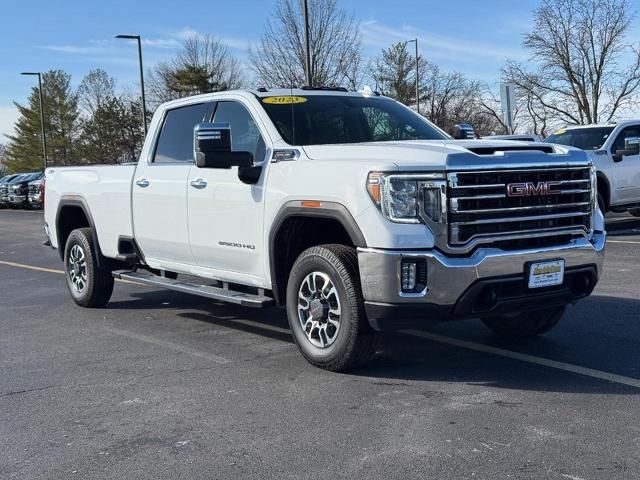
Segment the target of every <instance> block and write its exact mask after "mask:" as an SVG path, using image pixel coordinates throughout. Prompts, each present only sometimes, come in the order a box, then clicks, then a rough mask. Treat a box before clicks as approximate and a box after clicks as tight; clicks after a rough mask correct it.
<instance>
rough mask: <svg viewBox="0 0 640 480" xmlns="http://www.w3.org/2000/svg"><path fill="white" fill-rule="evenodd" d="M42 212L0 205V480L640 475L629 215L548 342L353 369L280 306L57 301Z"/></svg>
mask: <svg viewBox="0 0 640 480" xmlns="http://www.w3.org/2000/svg"><path fill="white" fill-rule="evenodd" d="M41 223H42V216H41V214H40V213H39V212H22V211H6V210H4V211H0V452H1V454H0V478H2V479H14V478H15V479H26V478H29V479H32V478H47V479H58V478H118V479H133V478H153V479H164V478H167V479H174V478H185V479H187V478H188V479H199V478H202V479H217V478H220V479H224V478H260V479H266V478H278V479H281V478H284V479H286V478H289V479H299V478H366V479H373V478H386V479H388V478H399V479H409V478H434V479H435V478H438V479H440V478H442V479H453V478H456V479H457V478H465V479H467V478H479V479H502V478H516V479H525V478H527V479H528V478H531V479H547V478H549V479H570V480H581V479H583V480H587V479H631V478H639V477H640V418H639V415H638V412H639V411H640V354H639V352H640V222H638V221H637V220H634V219H631V218H628V217H625V216H620V217H618V218H614V219H613V220H612V223H611V228H612V229H615V231H612V232H611V235H610V237H609V240H610V242H609V245H608V252H607V259H606V264H605V272H604V275H603V278H602V279H601V282H600V284H599V286H598V287H597V289H596V291H595V293H594V295H593V296H592V297H591V298H589V299H586V300H584V301H583V302H581V303H580V304H578V305H577V306H575V307H571V308H570V309H569V312H568V315H567V316H566V317H565V319H564V320H563V322H562V323H561V324H560V325H559V326H558V327H557V328H556V329H555V330H553V331H552V332H550V333H549V334H547V335H545V336H544V337H541V338H538V339H535V340H529V341H522V342H517V343H514V342H507V341H504V340H500V339H498V338H496V337H494V336H493V335H492V334H491V333H490V332H489V331H488V330H486V329H485V328H484V327H483V326H482V325H481V324H480V322H477V321H464V322H459V323H450V324H438V325H431V326H428V327H427V328H426V329H425V330H424V331H423V332H418V333H411V334H408V333H402V334H400V333H399V334H394V335H390V336H389V337H388V338H386V339H385V342H384V343H383V344H382V346H381V350H380V352H379V353H378V355H377V357H376V358H375V360H374V361H373V362H372V363H371V364H370V365H369V366H367V367H366V368H363V369H360V370H357V371H354V372H351V373H349V374H335V373H328V372H324V371H321V370H318V369H315V368H313V367H311V366H310V365H308V364H307V363H306V362H305V361H304V360H303V359H302V357H301V356H300V355H299V354H298V352H297V350H296V348H295V346H294V345H293V343H292V341H291V339H290V337H289V333H288V329H287V322H286V318H285V316H284V314H283V312H281V311H279V310H268V311H254V310H247V309H243V308H240V307H235V306H229V305H224V304H216V303H214V302H211V301H208V300H205V299H200V298H197V297H191V296H187V295H183V294H178V293H174V292H169V291H163V290H153V289H151V288H148V287H144V286H139V285H133V284H124V283H118V284H117V285H116V288H115V292H114V296H113V298H112V301H111V303H110V304H109V305H108V306H107V307H106V308H104V309H98V310H83V309H80V308H78V307H76V306H75V305H74V304H73V303H72V302H71V300H70V299H69V296H68V294H67V290H66V286H65V283H64V279H63V276H62V274H61V273H60V270H61V268H62V264H61V262H60V260H59V257H58V256H57V253H56V252H54V251H53V250H51V249H49V248H46V247H43V246H42V240H43V236H42V233H41Z"/></svg>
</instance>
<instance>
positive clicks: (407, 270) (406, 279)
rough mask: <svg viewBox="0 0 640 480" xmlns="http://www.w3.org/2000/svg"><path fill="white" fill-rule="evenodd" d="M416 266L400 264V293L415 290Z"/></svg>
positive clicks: (405, 263)
mask: <svg viewBox="0 0 640 480" xmlns="http://www.w3.org/2000/svg"><path fill="white" fill-rule="evenodd" d="M417 270H418V265H417V263H416V262H411V261H403V262H402V291H403V292H412V291H414V290H415V288H416V272H417Z"/></svg>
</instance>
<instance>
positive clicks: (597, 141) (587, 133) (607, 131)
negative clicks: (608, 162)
mask: <svg viewBox="0 0 640 480" xmlns="http://www.w3.org/2000/svg"><path fill="white" fill-rule="evenodd" d="M611 132H613V126H611V127H592V128H574V129H572V130H558V131H557V132H556V133H554V134H553V135H551V136H550V137H548V138H547V139H546V140H545V142H546V143H558V144H560V145H567V146H569V147H577V148H579V149H581V150H598V149H600V148H601V147H602V145H604V142H606V141H607V138H609V135H611Z"/></svg>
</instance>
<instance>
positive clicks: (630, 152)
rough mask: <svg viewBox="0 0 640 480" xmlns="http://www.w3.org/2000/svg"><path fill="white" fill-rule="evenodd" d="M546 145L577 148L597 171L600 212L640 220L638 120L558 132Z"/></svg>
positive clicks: (639, 142)
mask: <svg viewBox="0 0 640 480" xmlns="http://www.w3.org/2000/svg"><path fill="white" fill-rule="evenodd" d="M545 142H548V143H555V144H562V145H568V146H572V147H577V148H580V149H582V150H584V151H585V152H587V155H589V157H590V158H591V159H592V160H593V163H594V164H595V166H596V169H597V171H598V202H599V205H600V209H601V210H602V211H603V212H609V211H612V212H617V213H621V212H626V211H628V212H629V213H631V214H632V215H634V216H636V217H640V120H628V121H625V122H620V123H617V124H607V125H586V126H575V127H567V128H563V129H561V130H558V131H557V132H555V133H554V134H553V135H551V136H550V137H549V138H547V139H546V140H545Z"/></svg>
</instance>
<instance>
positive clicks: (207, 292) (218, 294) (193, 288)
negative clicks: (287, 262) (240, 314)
mask: <svg viewBox="0 0 640 480" xmlns="http://www.w3.org/2000/svg"><path fill="white" fill-rule="evenodd" d="M113 276H114V278H119V279H121V280H129V281H131V282H137V283H143V284H145V285H151V286H153V287H162V288H167V289H169V290H175V291H177V292H183V293H190V294H192V295H198V296H200V297H207V298H211V299H212V300H219V301H222V302H228V303H235V304H237V305H242V306H245V307H254V308H265V307H272V306H274V305H275V301H274V299H273V298H271V297H268V296H266V295H264V294H261V293H260V294H254V293H246V292H238V291H235V290H230V289H228V288H220V287H213V286H211V285H199V284H197V283H189V282H181V281H180V280H172V279H170V278H166V277H160V276H158V275H152V274H148V273H142V272H137V271H128V270H116V271H114V272H113Z"/></svg>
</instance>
